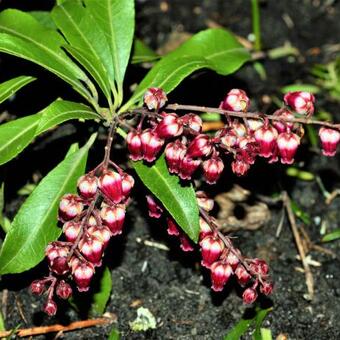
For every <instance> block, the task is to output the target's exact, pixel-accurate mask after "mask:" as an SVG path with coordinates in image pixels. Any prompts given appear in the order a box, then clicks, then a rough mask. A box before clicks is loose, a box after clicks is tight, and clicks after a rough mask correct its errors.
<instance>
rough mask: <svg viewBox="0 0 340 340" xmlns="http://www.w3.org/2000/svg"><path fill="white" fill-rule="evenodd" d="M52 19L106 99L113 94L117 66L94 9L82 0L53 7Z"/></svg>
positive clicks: (68, 48) (70, 51)
mask: <svg viewBox="0 0 340 340" xmlns="http://www.w3.org/2000/svg"><path fill="white" fill-rule="evenodd" d="M52 18H53V20H54V22H55V23H56V25H57V26H58V28H59V29H60V30H61V32H62V33H63V35H64V36H65V38H66V39H67V41H68V42H69V44H70V45H71V46H68V45H66V46H65V48H66V49H67V51H68V52H69V53H71V54H72V56H73V57H74V58H76V59H77V60H78V61H79V63H80V64H82V65H83V66H84V67H85V68H86V70H87V71H88V72H89V73H90V74H91V75H92V77H93V78H94V79H95V80H96V82H97V83H98V85H99V86H100V88H101V89H102V91H103V93H104V94H105V96H106V98H108V99H109V98H110V97H111V94H110V93H111V85H110V83H111V84H113V82H114V69H113V64H112V59H111V54H110V48H109V46H108V45H107V44H106V38H105V35H104V33H103V32H102V31H101V29H100V28H99V26H98V23H97V22H96V21H95V20H94V18H93V16H92V15H91V14H90V11H89V10H87V9H85V7H83V5H82V4H81V3H80V2H79V1H69V2H66V3H63V4H62V5H60V6H57V7H55V8H54V9H53V10H52Z"/></svg>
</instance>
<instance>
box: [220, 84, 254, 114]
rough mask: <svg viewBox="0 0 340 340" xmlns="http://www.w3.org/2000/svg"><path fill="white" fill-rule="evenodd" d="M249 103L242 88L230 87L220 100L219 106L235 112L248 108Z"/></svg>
mask: <svg viewBox="0 0 340 340" xmlns="http://www.w3.org/2000/svg"><path fill="white" fill-rule="evenodd" d="M249 104H250V100H249V98H248V96H247V94H246V93H245V92H244V91H243V90H240V89H232V90H230V91H229V92H228V93H227V95H226V97H225V98H224V100H223V101H222V102H221V104H220V108H221V109H223V110H229V111H235V112H240V111H243V112H245V111H247V110H248V107H249Z"/></svg>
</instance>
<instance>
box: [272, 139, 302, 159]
mask: <svg viewBox="0 0 340 340" xmlns="http://www.w3.org/2000/svg"><path fill="white" fill-rule="evenodd" d="M276 143H277V147H278V151H279V154H280V156H281V163H282V164H292V163H293V162H294V156H295V153H296V151H297V148H298V146H299V144H300V138H299V136H298V135H296V134H295V133H292V132H283V133H280V134H279V136H278V137H277V140H276Z"/></svg>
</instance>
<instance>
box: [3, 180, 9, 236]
mask: <svg viewBox="0 0 340 340" xmlns="http://www.w3.org/2000/svg"><path fill="white" fill-rule="evenodd" d="M4 208H5V183H2V185H1V186H0V227H1V228H2V230H3V231H4V232H5V233H8V231H9V229H10V227H11V221H10V220H9V219H8V218H7V217H6V216H4V214H3V212H4Z"/></svg>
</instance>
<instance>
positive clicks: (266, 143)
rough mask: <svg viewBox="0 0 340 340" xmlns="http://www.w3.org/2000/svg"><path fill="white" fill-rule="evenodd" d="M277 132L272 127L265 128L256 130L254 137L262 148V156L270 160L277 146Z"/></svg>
mask: <svg viewBox="0 0 340 340" xmlns="http://www.w3.org/2000/svg"><path fill="white" fill-rule="evenodd" d="M277 136H278V133H277V131H276V130H275V129H274V128H273V127H272V126H270V125H269V126H263V127H261V128H260V129H258V130H256V131H255V133H254V137H255V140H256V142H257V143H258V144H259V147H260V152H259V154H260V156H262V157H265V158H269V157H270V156H271V155H272V153H273V150H274V147H275V145H276V138H277Z"/></svg>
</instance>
